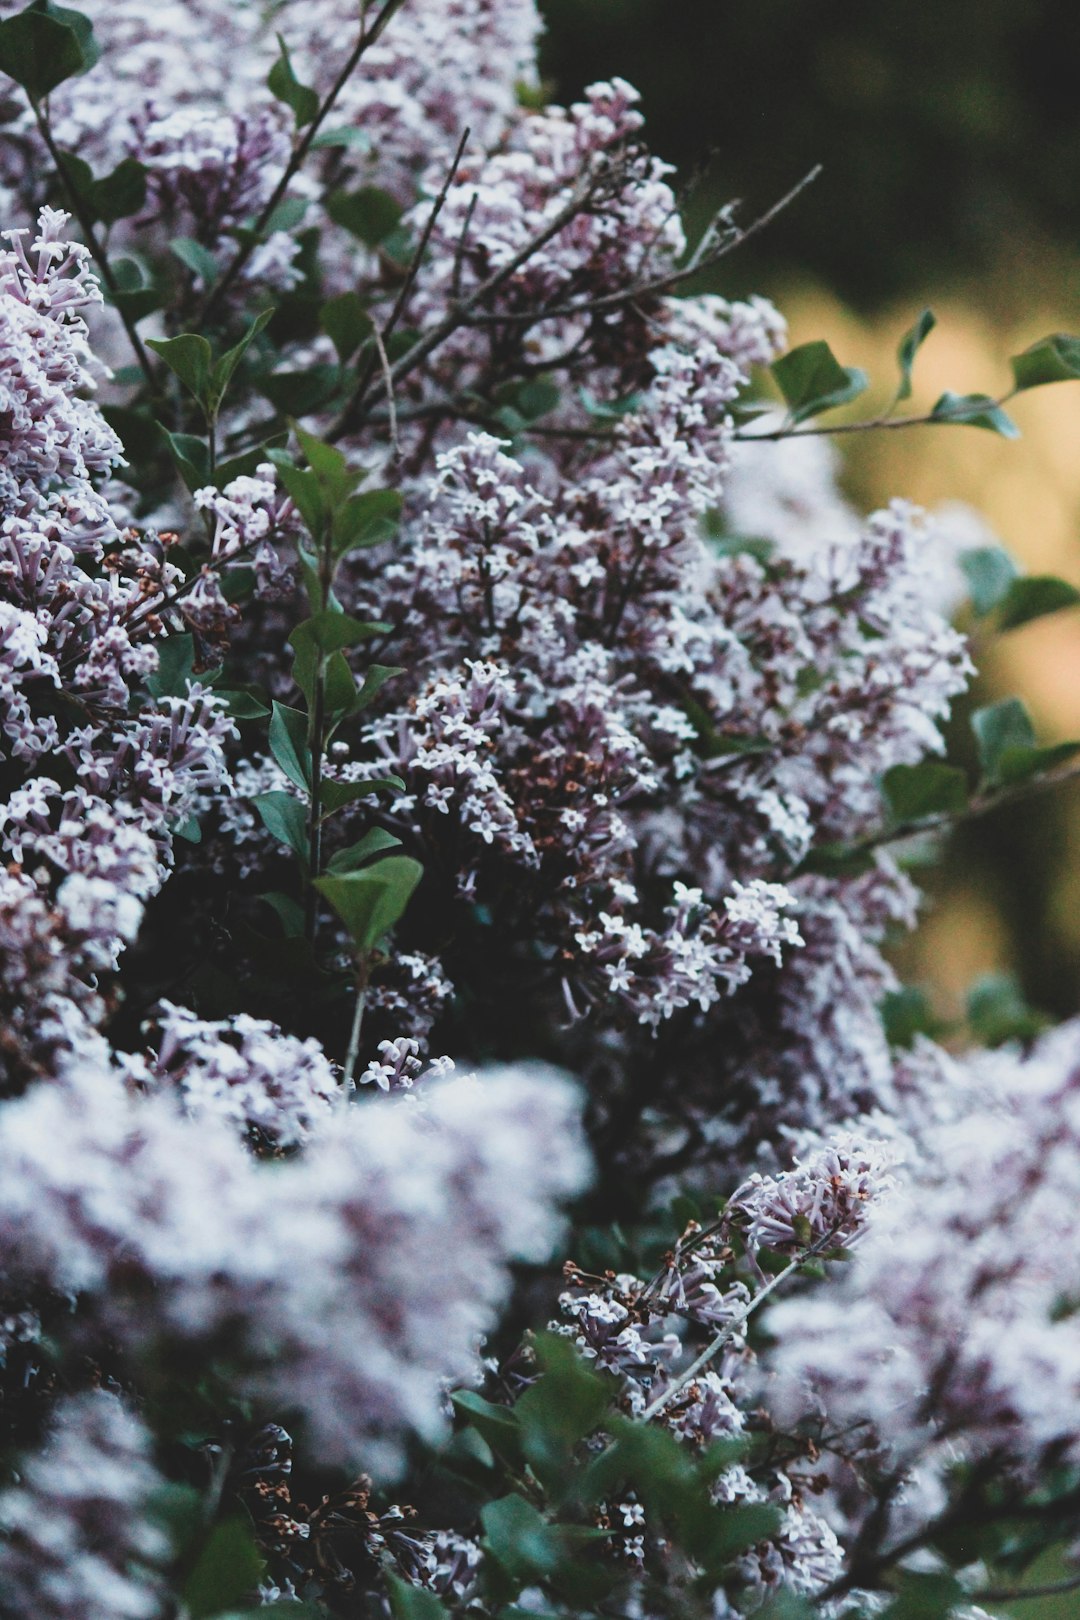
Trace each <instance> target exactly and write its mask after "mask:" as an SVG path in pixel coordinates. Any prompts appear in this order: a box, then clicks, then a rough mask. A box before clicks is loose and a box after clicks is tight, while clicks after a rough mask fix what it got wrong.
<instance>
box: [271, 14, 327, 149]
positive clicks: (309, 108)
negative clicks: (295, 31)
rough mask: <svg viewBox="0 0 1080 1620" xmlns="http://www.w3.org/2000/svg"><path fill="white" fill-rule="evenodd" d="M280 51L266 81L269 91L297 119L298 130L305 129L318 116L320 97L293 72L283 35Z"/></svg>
mask: <svg viewBox="0 0 1080 1620" xmlns="http://www.w3.org/2000/svg"><path fill="white" fill-rule="evenodd" d="M277 42H278V50H279V51H280V52H281V55H280V56H279V57H278V59H277V61H276V62H275V63H274V65H273V67H272V68H271V69H270V72H269V74H268V75H267V79H266V86H267V89H268V90H269V91H270V94H271V95H272V96H274V97H275V98H276V99H277V100H278V101H283V102H284V103H285V105H286V107H288V108H289V109H290V110H291V112H292V115H293V117H294V118H295V119H296V127H297V129H303V127H304V125H305V124H310V123H311V122H312V121H313V119H314V118H315V117H316V116H317V115H318V111H319V97H318V94H317V92H316V91H314V90H312V89H310V88H309V87H308V86H307V85H306V84H301V83H300V80H299V79H298V78H297V77H296V74H295V73H294V72H293V65H292V61H291V59H290V57H289V48H288V46H287V45H286V43H285V41H284V39H282V37H281V35H280V34H278V36H277Z"/></svg>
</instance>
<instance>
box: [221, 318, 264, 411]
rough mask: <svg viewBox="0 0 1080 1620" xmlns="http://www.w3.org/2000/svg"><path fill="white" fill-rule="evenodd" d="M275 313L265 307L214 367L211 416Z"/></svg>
mask: <svg viewBox="0 0 1080 1620" xmlns="http://www.w3.org/2000/svg"><path fill="white" fill-rule="evenodd" d="M273 314H274V312H273V310H272V309H264V310H263V312H262V314H261V315H256V317H255V319H254V320H253V321H252V323H251V325H250V326H249V327H248V329H247V331H246V332H245V333H244V335H243V337H242V338H241V339H240V341H239V343H237V344H234V346H233V347H232V348H231V349H228V350H227V351H226V352H225V353H224V354H223V355H222V357H221V359H220V360H219V361H218V363H217V365H216V366H215V367H214V370H213V373H212V374H211V377H210V386H209V393H208V408H209V411H210V414H211V416H216V415H217V413H218V411H219V410H220V409H221V402H222V400H223V399H224V398H225V393H226V390H227V389H228V386H229V383H230V382H231V381H232V376H233V373H234V372H235V370H236V368H237V366H238V365H239V364H240V362H241V360H242V359H243V357H244V355H245V354H246V353H247V350H248V347H249V345H250V344H251V342H252V340H253V339H254V338H257V337H258V335H259V333H260V332H261V331H262V330H263V328H264V326H265V325H266V324H267V322H268V321H269V320H271V319H272V317H273Z"/></svg>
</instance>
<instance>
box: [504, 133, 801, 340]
mask: <svg viewBox="0 0 1080 1620" xmlns="http://www.w3.org/2000/svg"><path fill="white" fill-rule="evenodd" d="M820 173H821V164H820V163H819V164H816V165H815V166H814V168H812V169H811V170H810V172H809V173H808V174H805V175H803V177H802V179H801V180H800V181H799V182H798V184H797V185H794V186H792V188H791V190H790V191H788V192H786V193H785V194H784V196H783V197H781V198H780V199H779V201H778V202H775V203H773V205H772V207H771V208H769V209H767V210H766V211H765V213H764V214H761V215H760V216H759V217H758V218H757V219H755V220H754V221H752V223H751V224H749V225H748V226H747V227H746V229H745V230H737V229H734V230H732V231H731V232H730V234H729V235H727V236H726V237H725V238H724V239H723V241H722V242H720V243H718V244H717V246H716V247H715V248H711V249H710V250H709V252H708V253H706V254H704V255H703V256H701V257H698V255H697V254H696V253H695V254H692V255H691V257H690V259H689V260H688V261H687V263H686V264H684V265H680V266H679V267H678V269H675V270H669V271H668V272H667V273H666V274H664V275H662V276H656V277H654V278H653V279H652V280H650V281H639V282H635V283H634V284H633V285H632V286H630V287H624V288H621V289H620V290H619V291H618V292H612V293H604V294H601V295H600V296H599V297H597V298H583V299H580V300H579V301H578V302H576V303H574V302H571V303H568V304H553V305H550V306H548V307H547V308H545V309H538V310H531V311H522V312H521V313H520V314H519V313H517V312H515V311H507V312H505V313H503V312H500V313H498V314H484V315H477V316H475V317H473V318H472V324H473V325H476V326H485V325H489V326H498V325H515V324H516V325H524V326H535V325H538V324H539V323H540V322H541V321H550V320H562V319H565V318H569V317H571V316H575V315H595V314H602V313H603V312H604V311H606V310H611V309H618V308H620V306H621V305H623V304H630V303H633V302H634V301H635V300H636V299H640V298H653V297H656V296H657V295H658V294H660V293H665V292H670V291H671V289H672V288H673V287H677V286H679V285H680V284H681V283H682V282H684V281H688V280H689V279H690V277H691V276H696V275H698V274H699V273H700V272H701V271H702V270H710V269H711V268H712V266H713V265H714V264H718V263H719V262H720V260H721V259H723V258H726V257H727V255H728V254H729V253H733V252H734V251H735V249H736V248H739V247H742V245H743V243H744V242H748V241H749V240H750V238H751V237H753V236H756V235H757V234H758V232H759V231H763V230H764V229H765V228H766V226H768V225H771V224H772V222H773V220H774V219H775V218H776V217H777V215H778V214H781V213H782V212H783V211H784V209H785V208H787V207H789V206H790V204H791V203H793V202H794V201H795V199H796V197H798V196H799V194H800V192H802V191H805V189H806V187H807V186H809V185H811V184H812V183H813V182H814V181H815V180H816V179H817V177H818V175H819V174H820ZM707 236H708V232H706V237H707Z"/></svg>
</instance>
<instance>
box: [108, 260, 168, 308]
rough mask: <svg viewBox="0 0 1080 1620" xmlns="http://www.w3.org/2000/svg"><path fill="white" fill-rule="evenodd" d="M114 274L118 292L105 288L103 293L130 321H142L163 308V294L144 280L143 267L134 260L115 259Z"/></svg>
mask: <svg viewBox="0 0 1080 1620" xmlns="http://www.w3.org/2000/svg"><path fill="white" fill-rule="evenodd" d="M112 273H113V280H114V281H115V283H116V290H115V291H113V290H112V289H110V288H106V287H103V288H102V292H103V293H104V294H105V297H106V298H107V299H108V300H109V302H110V303H111V304H115V306H116V308H117V309H118V310H120V312H121V313H122V314H123V315H125V316H126V317H127V318H128V320H130V321H141V320H142V319H143V317H144V316H145V315H150V314H152V313H153V311H154V310H155V309H160V308H161V305H162V303H163V296H162V294H161V293H160V292H159V291H158V289H157V288H156V287H155V286H153V285H152V284H151V283H150V282H148V281H146V280H145V279H144V277H143V272H142V267H141V266H140V265H139V264H138V263H137V262H136V261H135V260H134V259H115V260H114V261H113V264H112Z"/></svg>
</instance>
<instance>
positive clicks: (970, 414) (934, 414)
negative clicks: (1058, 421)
mask: <svg viewBox="0 0 1080 1620" xmlns="http://www.w3.org/2000/svg"><path fill="white" fill-rule="evenodd" d="M930 416H931V419H932V420H933V421H935V422H955V423H956V424H958V425H959V426H960V427H979V428H987V429H988V430H989V431H990V432H991V433H998V434H1000V435H1001V437H1002V438H1003V439H1018V438H1019V437H1020V429H1019V428H1018V427H1017V425H1016V423H1015V422H1014V421H1013V419H1012V417H1011V416H1009V415H1007V414H1006V412H1005V411H1003V410H1002V408H1001V406H1000V405H999V404H998V403H997V400H994V399H991V398H990V395H989V394H954V393H952V392H951V391H949V390H946V392H945V393H944V394H942V396H941V398H940V399H939V400H938V402H937V404H936V405H935V406H934V408H933V410H932V411H931V412H930Z"/></svg>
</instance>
